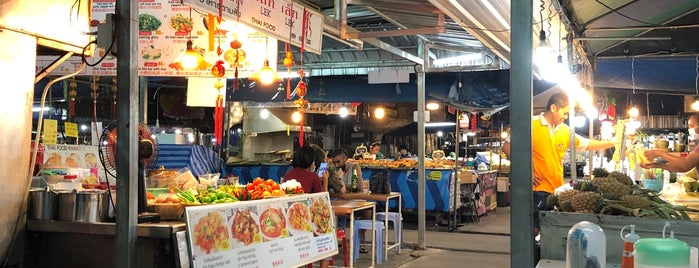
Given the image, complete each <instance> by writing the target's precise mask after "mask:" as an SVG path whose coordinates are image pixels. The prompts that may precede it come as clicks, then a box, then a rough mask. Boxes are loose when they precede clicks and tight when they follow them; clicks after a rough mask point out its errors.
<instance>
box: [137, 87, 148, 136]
mask: <svg viewBox="0 0 699 268" xmlns="http://www.w3.org/2000/svg"><path fill="white" fill-rule="evenodd" d="M138 87H139V90H140V94H139V98H138V101H139V103H140V104H141V105H139V106H138V107H139V110H138V113H139V119H140V120H141V122H143V123H144V124H148V78H147V77H145V76H144V77H139V78H138Z"/></svg>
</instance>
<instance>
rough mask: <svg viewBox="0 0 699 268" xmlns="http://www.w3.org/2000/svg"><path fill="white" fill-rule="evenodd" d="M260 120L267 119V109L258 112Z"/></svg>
mask: <svg viewBox="0 0 699 268" xmlns="http://www.w3.org/2000/svg"><path fill="white" fill-rule="evenodd" d="M260 118H262V119H267V118H269V110H267V109H262V110H261V111H260Z"/></svg>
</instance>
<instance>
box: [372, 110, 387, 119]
mask: <svg viewBox="0 0 699 268" xmlns="http://www.w3.org/2000/svg"><path fill="white" fill-rule="evenodd" d="M385 115H386V110H384V109H383V108H382V107H379V108H376V110H374V117H376V119H383V117H384V116H385Z"/></svg>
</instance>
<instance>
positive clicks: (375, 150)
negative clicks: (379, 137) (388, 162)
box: [369, 141, 383, 159]
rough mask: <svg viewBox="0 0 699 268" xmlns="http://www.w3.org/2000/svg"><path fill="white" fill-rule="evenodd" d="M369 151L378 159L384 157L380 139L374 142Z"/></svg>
mask: <svg viewBox="0 0 699 268" xmlns="http://www.w3.org/2000/svg"><path fill="white" fill-rule="evenodd" d="M369 153H370V154H373V155H375V156H376V159H383V154H382V153H381V143H380V142H378V141H377V142H372V143H371V146H369Z"/></svg>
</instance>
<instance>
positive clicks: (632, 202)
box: [619, 195, 651, 209]
mask: <svg viewBox="0 0 699 268" xmlns="http://www.w3.org/2000/svg"><path fill="white" fill-rule="evenodd" d="M619 200H620V201H621V204H622V205H623V206H625V207H628V208H633V209H637V208H641V209H647V208H650V206H651V201H650V200H648V198H646V197H643V196H639V195H624V196H622V197H621V198H620V199H619Z"/></svg>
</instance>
